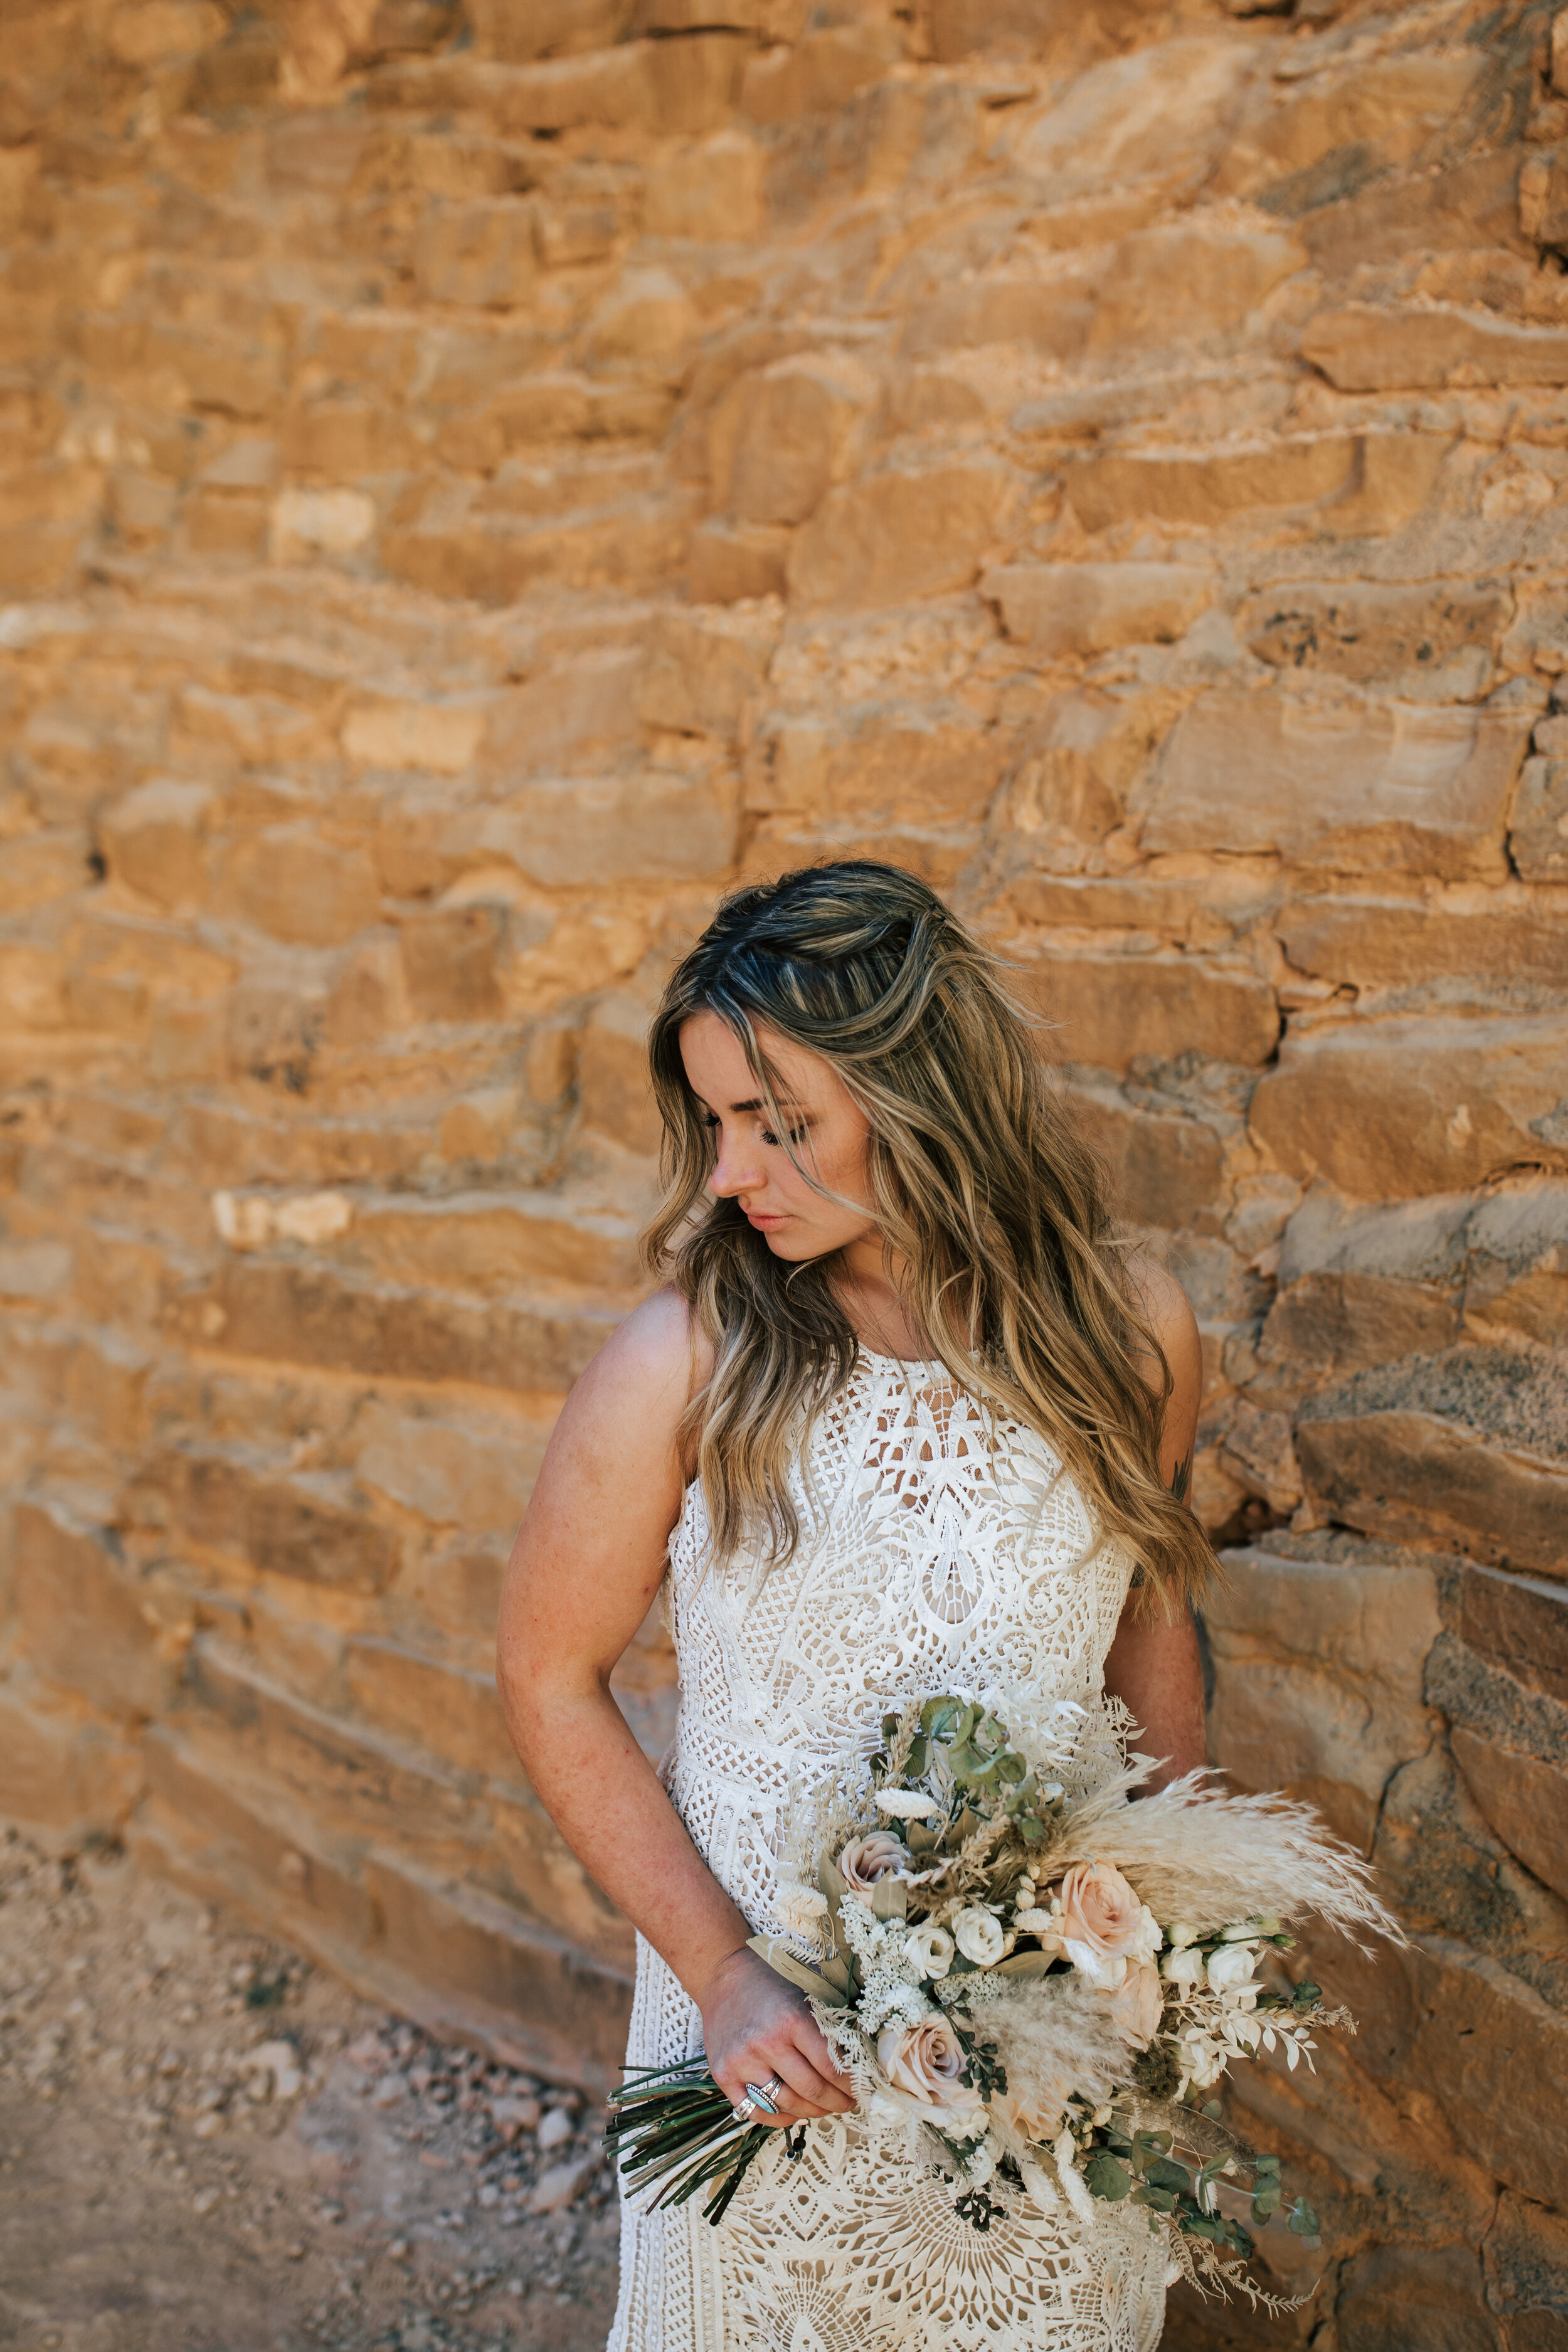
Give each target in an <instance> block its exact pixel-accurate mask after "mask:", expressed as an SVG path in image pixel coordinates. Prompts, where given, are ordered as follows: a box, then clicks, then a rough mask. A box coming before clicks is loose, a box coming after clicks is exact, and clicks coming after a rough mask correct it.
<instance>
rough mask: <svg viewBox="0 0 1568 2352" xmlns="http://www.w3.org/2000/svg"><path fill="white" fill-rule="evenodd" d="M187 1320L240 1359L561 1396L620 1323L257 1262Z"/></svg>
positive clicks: (591, 1310)
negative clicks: (255, 1357) (455, 1382)
mask: <svg viewBox="0 0 1568 2352" xmlns="http://www.w3.org/2000/svg"><path fill="white" fill-rule="evenodd" d="M209 1309H211V1310H216V1313H215V1312H210V1311H208V1310H209ZM187 1313H188V1318H189V1325H190V1328H191V1331H192V1335H193V1336H195V1335H197V1334H199V1335H200V1336H201V1338H202V1339H203V1340H204V1341H205V1343H206V1344H207V1345H209V1346H216V1347H218V1348H220V1349H225V1350H227V1351H231V1352H233V1353H235V1354H237V1355H243V1356H257V1357H261V1358H265V1359H267V1360H270V1361H273V1362H279V1363H303V1364H313V1365H317V1366H320V1367H321V1368H323V1369H325V1370H336V1371H346V1372H361V1373H363V1374H364V1375H366V1377H368V1378H369V1379H372V1380H416V1381H447V1380H455V1381H471V1382H474V1383H476V1384H477V1385H479V1386H480V1387H486V1386H489V1387H492V1388H497V1389H500V1390H503V1391H513V1392H521V1393H523V1394H528V1393H530V1392H532V1391H540V1390H559V1389H564V1388H567V1387H569V1386H570V1385H571V1383H572V1381H574V1380H575V1379H576V1377H577V1375H578V1373H579V1372H580V1371H582V1370H583V1369H584V1366H585V1365H586V1364H587V1363H588V1361H589V1360H590V1359H591V1358H592V1357H593V1356H594V1355H595V1354H596V1353H597V1351H598V1349H600V1347H602V1346H603V1344H604V1342H605V1339H608V1338H609V1336H610V1333H611V1331H612V1330H613V1329H614V1328H615V1326H616V1322H617V1321H618V1320H619V1319H620V1310H619V1309H618V1308H616V1309H610V1308H595V1307H586V1306H583V1305H580V1304H579V1305H574V1306H571V1307H563V1308H561V1309H557V1308H556V1307H552V1306H550V1305H548V1304H546V1305H542V1306H539V1307H533V1306H530V1305H528V1304H525V1303H523V1304H520V1303H518V1302H515V1301H503V1302H500V1303H497V1304H494V1305H489V1304H486V1305H481V1304H479V1303H478V1302H474V1301H469V1300H467V1299H458V1298H451V1297H442V1296H441V1295H440V1294H439V1293H431V1294H426V1293H424V1292H420V1291H416V1290H407V1289H401V1288H396V1287H394V1286H389V1285H384V1284H382V1285H374V1284H370V1283H361V1282H356V1281H353V1280H346V1279H344V1278H343V1277H342V1276H339V1275H336V1274H333V1273H330V1272H328V1271H326V1270H325V1269H323V1268H320V1267H316V1266H310V1265H300V1264H289V1263H287V1262H279V1261H267V1260H262V1259H258V1258H238V1259H235V1260H233V1261H232V1262H231V1263H230V1264H229V1265H226V1266H225V1267H224V1268H223V1269H222V1271H221V1273H220V1274H219V1276H218V1279H217V1281H216V1285H215V1286H214V1290H213V1293H212V1294H211V1296H210V1297H207V1298H205V1299H196V1300H193V1301H192V1302H190V1305H189V1307H188V1309H187Z"/></svg>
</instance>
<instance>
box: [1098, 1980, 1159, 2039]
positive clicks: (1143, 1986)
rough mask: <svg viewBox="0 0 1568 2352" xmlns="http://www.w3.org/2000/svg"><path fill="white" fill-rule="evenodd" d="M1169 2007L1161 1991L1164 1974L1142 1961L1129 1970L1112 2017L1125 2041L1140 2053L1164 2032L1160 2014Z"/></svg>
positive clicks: (1115, 1998)
mask: <svg viewBox="0 0 1568 2352" xmlns="http://www.w3.org/2000/svg"><path fill="white" fill-rule="evenodd" d="M1164 2006H1165V1996H1164V1994H1163V1992H1162V1991H1161V1990H1160V1971H1159V1969H1157V1968H1155V1967H1154V1966H1153V1965H1152V1962H1151V1961H1148V1960H1141V1961H1140V1962H1139V1964H1138V1966H1137V1967H1136V1968H1131V1969H1128V1971H1127V1974H1126V1976H1125V1977H1124V1978H1123V1979H1122V1980H1121V1986H1120V1988H1119V1989H1118V1990H1117V1991H1115V1992H1113V1993H1112V1994H1111V1996H1110V2014H1111V2016H1112V2017H1113V2018H1114V2019H1115V2021H1116V2030H1117V2032H1119V2033H1120V2034H1121V2037H1122V2039H1123V2041H1125V2042H1131V2043H1132V2044H1133V2045H1134V2047H1135V2048H1137V2049H1139V2050H1147V2048H1148V2047H1149V2044H1150V2042H1152V2040H1153V2039H1154V2036H1155V2034H1156V2033H1157V2032H1159V2028H1160V2014H1161V2011H1163V2008H1164Z"/></svg>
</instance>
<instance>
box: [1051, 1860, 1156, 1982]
mask: <svg viewBox="0 0 1568 2352" xmlns="http://www.w3.org/2000/svg"><path fill="white" fill-rule="evenodd" d="M1055 1893H1056V1897H1057V1901H1058V1902H1059V1903H1060V1905H1061V1923H1060V1927H1059V1930H1058V1932H1059V1934H1060V1936H1061V1939H1062V1949H1063V1950H1064V1952H1065V1953H1066V1954H1067V1957H1068V1959H1069V1960H1070V1961H1071V1962H1072V1964H1073V1966H1074V1968H1076V1969H1081V1971H1082V1972H1083V1974H1084V1975H1085V1976H1086V1977H1088V1978H1089V1980H1090V1982H1091V1983H1095V1984H1105V1983H1108V1982H1112V1981H1114V1982H1115V1983H1118V1984H1119V1983H1120V1982H1121V1979H1122V1977H1123V1975H1124V1974H1125V1973H1126V1971H1125V1969H1124V1968H1123V1969H1110V1968H1108V1967H1107V1966H1106V1963H1107V1962H1108V1961H1112V1960H1118V1959H1120V1960H1122V1961H1125V1960H1126V1958H1127V1956H1128V1954H1129V1953H1131V1952H1134V1951H1136V1949H1137V1948H1138V1945H1139V1942H1140V1940H1141V1938H1142V1934H1143V1906H1142V1903H1140V1902H1139V1900H1138V1897H1137V1895H1134V1893H1133V1892H1132V1889H1131V1886H1129V1885H1128V1884H1127V1881H1126V1880H1125V1879H1124V1878H1123V1877H1122V1875H1121V1872H1120V1871H1119V1870H1118V1869H1117V1868H1116V1866H1115V1864H1113V1863H1109V1862H1080V1863H1079V1864H1077V1865H1076V1866H1075V1867H1074V1868H1073V1869H1071V1870H1069V1871H1068V1874H1067V1875H1066V1876H1065V1878H1063V1879H1062V1881H1061V1883H1060V1885H1058V1887H1057V1888H1056V1890H1055ZM1052 1907H1053V1909H1054V1908H1055V1905H1054V1904H1053V1906H1052Z"/></svg>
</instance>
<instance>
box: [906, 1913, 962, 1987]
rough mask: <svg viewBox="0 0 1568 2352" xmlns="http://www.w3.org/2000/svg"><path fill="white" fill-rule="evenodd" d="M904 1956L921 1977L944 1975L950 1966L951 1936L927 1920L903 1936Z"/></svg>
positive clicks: (943, 1928) (945, 1930)
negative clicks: (923, 1924) (921, 1925)
mask: <svg viewBox="0 0 1568 2352" xmlns="http://www.w3.org/2000/svg"><path fill="white" fill-rule="evenodd" d="M904 1958H905V1959H906V1960H908V1961H910V1963H911V1965H912V1966H913V1967H915V1968H917V1969H919V1970H920V1972H921V1976H922V1977H944V1976H946V1974H947V1972H948V1970H949V1969H950V1968H952V1937H951V1936H950V1935H949V1934H948V1932H947V1929H946V1928H945V1927H933V1926H932V1925H931V1922H930V1921H929V1920H928V1921H927V1922H926V1924H925V1926H924V1927H916V1928H914V1929H912V1930H911V1931H910V1934H909V1935H907V1936H906V1937H904Z"/></svg>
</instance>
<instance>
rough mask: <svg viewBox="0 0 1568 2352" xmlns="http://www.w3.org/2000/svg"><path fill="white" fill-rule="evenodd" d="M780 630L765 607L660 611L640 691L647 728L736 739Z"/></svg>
mask: <svg viewBox="0 0 1568 2352" xmlns="http://www.w3.org/2000/svg"><path fill="white" fill-rule="evenodd" d="M777 635H778V623H777V619H776V617H775V615H774V614H772V613H769V612H766V611H764V612H762V613H745V614H722V613H710V614H700V613H693V614H686V613H667V614H661V615H660V616H659V618H658V621H657V622H656V623H655V625H654V626H653V628H652V629H651V630H650V632H649V640H648V654H647V670H646V672H645V674H644V677H643V680H642V686H641V688H640V691H639V693H638V696H637V710H638V714H639V716H640V717H641V719H643V721H644V723H645V725H647V726H650V727H668V728H673V729H675V730H677V731H678V732H679V733H681V734H687V735H718V736H722V737H728V738H731V739H733V738H734V737H735V736H736V735H738V734H739V732H740V730H741V723H742V714H743V713H744V712H745V711H746V710H747V709H748V708H749V707H752V706H753V705H754V704H755V703H756V700H757V698H758V697H759V696H760V695H761V693H762V691H763V686H764V684H765V681H766V678H767V670H768V662H769V659H770V657H771V656H772V653H773V646H774V643H775V641H776V639H777Z"/></svg>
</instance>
